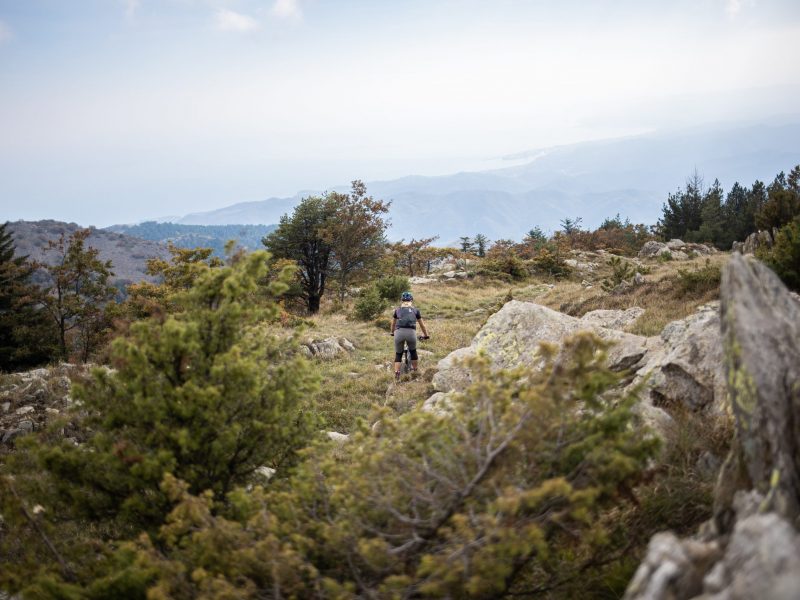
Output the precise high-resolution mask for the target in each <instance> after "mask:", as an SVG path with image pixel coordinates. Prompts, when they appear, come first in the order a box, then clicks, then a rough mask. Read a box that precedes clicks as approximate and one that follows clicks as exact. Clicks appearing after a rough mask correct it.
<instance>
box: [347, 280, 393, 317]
mask: <svg viewBox="0 0 800 600" xmlns="http://www.w3.org/2000/svg"><path fill="white" fill-rule="evenodd" d="M387 306H388V302H387V301H386V299H385V298H383V297H382V296H381V293H380V292H379V291H378V288H377V287H376V286H374V285H371V286H369V287H367V288H364V290H363V291H362V292H361V294H360V295H359V297H358V300H356V304H355V306H354V311H355V315H356V318H358V319H360V320H362V321H371V320H372V319H375V318H376V317H378V315H380V314H381V313H382V312H383V310H384V309H385V308H386V307H387Z"/></svg>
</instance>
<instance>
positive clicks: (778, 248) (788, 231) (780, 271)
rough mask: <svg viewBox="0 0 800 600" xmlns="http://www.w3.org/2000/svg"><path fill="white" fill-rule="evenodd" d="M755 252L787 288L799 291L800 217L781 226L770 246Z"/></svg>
mask: <svg viewBox="0 0 800 600" xmlns="http://www.w3.org/2000/svg"><path fill="white" fill-rule="evenodd" d="M756 254H757V256H758V257H759V258H760V259H761V260H763V261H764V262H765V263H766V264H767V265H769V267H770V268H771V269H772V270H773V271H775V273H776V274H777V275H778V277H780V278H781V279H782V280H783V282H784V283H785V284H786V286H787V287H788V288H790V289H793V290H795V291H800V217H798V218H796V219H795V220H794V221H792V222H791V223H789V224H788V225H785V226H783V227H781V229H780V230H779V231H778V235H776V236H775V243H774V244H773V245H772V248H769V249H767V248H765V249H764V250H760V251H757V252H756Z"/></svg>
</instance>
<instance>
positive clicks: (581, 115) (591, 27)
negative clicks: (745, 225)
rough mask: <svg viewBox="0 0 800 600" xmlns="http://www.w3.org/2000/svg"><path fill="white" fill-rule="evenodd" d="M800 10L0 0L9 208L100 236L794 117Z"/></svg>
mask: <svg viewBox="0 0 800 600" xmlns="http://www.w3.org/2000/svg"><path fill="white" fill-rule="evenodd" d="M797 40H800V2H797V0H675V1H653V0H608V1H603V0H597V1H592V2H589V1H584V2H577V1H574V0H560V1H556V0H553V1H544V0H527V1H523V0H491V1H486V0H484V1H474V0H392V1H388V0H0V220H6V219H7V220H16V219H44V218H53V219H59V220H66V221H75V222H78V223H80V224H82V225H90V224H91V225H97V226H106V225H110V224H113V223H131V222H137V221H141V220H144V219H148V218H159V217H165V216H169V215H184V214H186V213H190V212H198V211H203V210H211V209H215V208H220V207H223V206H226V205H230V204H233V203H236V202H241V201H250V200H261V199H264V198H268V197H271V196H290V195H293V194H295V193H296V192H298V191H301V190H320V189H326V188H329V187H333V186H336V185H340V184H342V183H346V182H347V181H350V180H352V179H356V178H358V179H363V180H365V181H369V180H377V179H390V178H395V177H400V176H403V175H408V174H422V175H435V174H445V173H451V172H456V171H461V170H473V169H481V168H486V167H488V166H495V165H496V164H497V162H498V159H500V158H501V157H503V156H506V155H509V154H514V153H518V152H523V151H526V150H531V149H535V148H542V147H548V146H552V145H559V144H569V143H576V142H580V141H585V140H594V139H603V138H611V137H619V136H626V135H636V134H640V133H645V132H652V131H669V130H672V129H675V128H681V127H691V126H697V125H701V124H706V123H712V122H721V121H731V122H738V121H746V120H752V119H758V118H763V117H769V116H780V115H783V114H788V113H791V112H797V110H798V109H797V106H796V99H797V98H798V97H800V94H798V92H800V44H798V43H797Z"/></svg>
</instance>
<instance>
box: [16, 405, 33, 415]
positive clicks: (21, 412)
mask: <svg viewBox="0 0 800 600" xmlns="http://www.w3.org/2000/svg"><path fill="white" fill-rule="evenodd" d="M33 411H34V408H33V407H32V406H31V405H30V404H29V405H27V406H20V407H19V408H18V409H17V410H16V413H17V414H18V415H27V414H28V413H32V412H33Z"/></svg>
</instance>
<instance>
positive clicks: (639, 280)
mask: <svg viewBox="0 0 800 600" xmlns="http://www.w3.org/2000/svg"><path fill="white" fill-rule="evenodd" d="M645 281H647V280H646V279H645V278H644V275H642V274H641V273H639V271H636V273H634V274H633V280H632V282H633V285H642V284H644V283H645Z"/></svg>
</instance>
